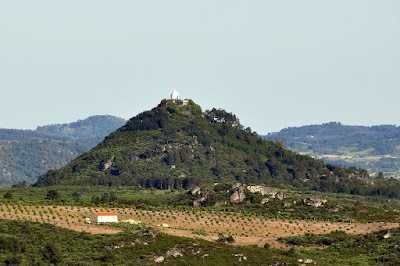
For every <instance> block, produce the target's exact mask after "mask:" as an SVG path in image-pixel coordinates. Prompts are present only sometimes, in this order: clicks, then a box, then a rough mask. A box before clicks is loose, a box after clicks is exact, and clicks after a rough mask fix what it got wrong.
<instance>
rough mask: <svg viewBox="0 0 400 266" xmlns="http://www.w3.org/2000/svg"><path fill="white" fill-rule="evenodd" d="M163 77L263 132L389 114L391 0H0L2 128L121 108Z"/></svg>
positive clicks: (393, 42)
mask: <svg viewBox="0 0 400 266" xmlns="http://www.w3.org/2000/svg"><path fill="white" fill-rule="evenodd" d="M170 88H177V89H178V90H180V91H181V93H182V94H183V95H184V96H186V97H188V98H193V99H194V100H196V101H197V102H198V103H200V104H201V105H202V106H203V107H204V108H209V107H212V106H215V107H222V108H225V109H227V110H229V111H231V112H234V113H236V114H238V116H239V117H240V118H241V120H242V122H243V124H245V125H248V126H251V127H252V128H254V129H256V130H257V131H258V132H260V133H266V132H269V131H275V130H279V129H281V128H284V127H288V126H295V125H302V124H309V123H320V122H327V121H342V122H344V123H347V124H381V123H386V124H398V123H400V116H399V115H400V112H399V111H400V1H399V0H393V1H390V0H374V1H372V0H301V1H299V0H291V1H289V0H274V1H269V0H243V1H239V0H196V1H192V0H181V1H177V0H168V1H165V0H158V1H154V0H142V1H134V0H127V1H122V0H113V1H110V0H109V1H102V0H68V1H54V0H48V1H42V0H35V1H32V0H26V1H20V0H12V1H1V2H0V127H16V128H33V127H35V126H37V125H40V124H48V123H54V122H67V121H73V120H76V119H78V118H84V117H86V116H89V115H94V114H113V115H118V116H122V117H125V118H129V117H131V116H134V115H135V114H137V113H138V112H141V111H143V110H146V109H149V108H151V107H153V106H155V105H156V104H157V103H158V102H159V101H160V100H161V98H163V97H166V96H167V95H168V93H169V91H170Z"/></svg>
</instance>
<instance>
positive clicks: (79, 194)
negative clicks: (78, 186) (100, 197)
mask: <svg viewBox="0 0 400 266" xmlns="http://www.w3.org/2000/svg"><path fill="white" fill-rule="evenodd" d="M71 196H72V198H73V199H74V201H80V200H81V198H82V192H78V191H75V192H74V193H72V195H71Z"/></svg>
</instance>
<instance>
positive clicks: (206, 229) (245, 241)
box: [0, 204, 400, 248]
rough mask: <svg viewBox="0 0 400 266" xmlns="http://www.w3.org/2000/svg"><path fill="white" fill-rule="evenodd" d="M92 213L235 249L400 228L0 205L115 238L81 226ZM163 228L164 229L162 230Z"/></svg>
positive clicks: (6, 214) (0, 212) (10, 212)
mask: <svg viewBox="0 0 400 266" xmlns="http://www.w3.org/2000/svg"><path fill="white" fill-rule="evenodd" d="M94 211H114V212H117V213H118V214H119V217H120V220H122V221H123V220H127V219H132V220H136V221H140V222H142V223H144V224H147V225H150V226H153V227H156V228H158V229H159V230H160V231H162V232H165V233H167V234H171V235H175V236H183V237H189V238H202V239H206V240H210V241H213V240H216V239H217V237H218V233H221V232H229V233H231V234H232V235H233V236H234V238H235V240H236V245H259V246H263V245H264V244H265V243H268V244H270V245H272V246H273V247H277V248H284V247H285V246H284V245H282V244H281V243H280V242H278V241H277V239H278V238H280V237H288V236H296V235H304V234H305V233H314V234H327V233H329V232H332V231H336V230H341V231H345V232H347V233H349V234H367V233H370V232H374V231H380V230H386V229H392V228H397V227H400V224H398V223H370V224H363V223H330V222H313V221H302V220H293V221H286V220H274V219H264V218H260V217H245V216H243V215H240V214H226V213H208V212H194V213H193V212H179V211H165V212H153V211H143V210H136V209H105V208H85V207H66V206H22V205H4V204H1V205H0V218H1V219H9V220H29V221H36V222H43V223H49V224H54V225H57V226H60V227H63V228H68V229H72V230H75V231H79V232H81V231H83V232H88V233H92V234H115V233H118V232H120V230H119V229H117V228H114V227H110V226H98V225H87V224H85V217H88V216H89V215H90V214H91V213H92V212H94ZM163 224H164V226H162V225H163Z"/></svg>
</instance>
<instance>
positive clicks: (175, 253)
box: [0, 221, 400, 266]
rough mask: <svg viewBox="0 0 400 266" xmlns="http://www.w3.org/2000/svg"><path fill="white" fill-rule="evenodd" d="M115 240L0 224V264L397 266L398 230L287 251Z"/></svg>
mask: <svg viewBox="0 0 400 266" xmlns="http://www.w3.org/2000/svg"><path fill="white" fill-rule="evenodd" d="M121 228H123V229H124V231H123V232H122V233H120V234H117V235H104V236H103V235H97V236H95V235H88V234H85V233H76V232H72V231H68V230H65V229H60V228H56V227H54V226H50V225H44V224H37V223H28V222H11V221H0V264H5V265H50V264H52V265H72V264H75V265H155V264H156V263H155V260H156V259H160V258H161V257H162V258H163V259H164V263H163V265H221V266H224V265H238V264H240V265H257V266H259V265H299V264H303V263H305V262H309V263H311V264H314V263H316V264H317V265H337V266H339V265H393V266H395V265H399V263H400V260H399V259H400V248H399V245H398V243H399V242H400V230H393V231H391V232H389V233H388V232H386V231H384V232H378V233H374V234H370V235H366V236H349V235H346V234H345V233H343V232H336V233H331V234H329V235H326V236H317V235H306V236H305V237H297V238H293V237H292V238H289V239H284V240H282V241H284V242H286V243H288V244H290V245H292V246H293V247H292V248H291V249H289V250H287V251H284V250H276V249H273V248H271V247H270V246H268V245H266V246H265V247H264V248H258V247H232V246H229V245H225V244H218V243H211V242H206V241H201V240H190V239H186V238H178V237H172V236H167V235H163V234H160V233H157V232H155V231H152V230H151V229H147V228H145V227H136V226H124V227H121Z"/></svg>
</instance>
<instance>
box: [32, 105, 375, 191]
mask: <svg viewBox="0 0 400 266" xmlns="http://www.w3.org/2000/svg"><path fill="white" fill-rule="evenodd" d="M367 177H368V174H367V173H366V172H365V171H362V170H357V169H343V168H338V167H331V166H327V165H326V164H324V163H323V162H322V161H320V160H315V159H312V158H311V157H308V156H302V155H299V154H296V153H294V152H291V151H289V150H286V149H284V148H283V147H282V146H280V145H279V144H277V143H275V142H271V141H265V140H263V139H262V138H260V137H259V136H258V135H257V134H256V133H254V132H252V131H251V129H250V128H244V127H243V126H242V125H241V124H240V122H239V120H238V119H237V117H236V116H235V115H233V114H231V113H227V112H226V111H224V110H220V109H213V110H211V111H206V112H202V110H201V108H200V106H198V105H197V104H195V103H194V102H193V101H185V102H182V101H172V100H163V101H162V102H161V103H160V104H159V105H158V106H157V107H156V108H154V109H153V110H151V111H147V112H144V113H141V114H139V115H138V116H136V117H134V118H132V119H131V120H129V121H128V123H127V124H126V125H125V126H123V127H122V128H120V129H119V130H117V131H116V132H114V133H112V134H111V135H110V136H108V137H107V138H106V139H105V141H103V142H102V143H101V144H99V145H98V146H96V147H95V148H94V149H92V150H91V151H90V152H88V153H85V154H83V155H81V156H80V157H78V158H77V159H75V160H73V161H72V162H71V163H70V164H68V165H67V166H66V167H64V168H62V169H61V170H58V171H49V172H48V173H47V174H46V175H44V176H42V177H41V178H40V179H39V181H38V183H37V185H39V186H48V185H59V184H65V185H84V184H85V185H87V184H90V185H140V186H143V187H156V188H159V189H168V188H186V187H190V186H192V185H193V184H197V183H204V182H206V183H210V182H221V181H233V182H235V181H239V182H247V183H269V184H276V183H281V184H290V185H294V186H298V187H307V188H313V189H319V188H320V187H321V186H322V185H323V186H327V187H326V188H325V189H327V190H329V189H331V190H333V189H334V188H329V187H328V186H332V184H341V183H343V182H341V181H342V180H346V181H347V180H350V179H351V180H357V182H364V181H362V180H365V179H367ZM325 184H327V185H325Z"/></svg>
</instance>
